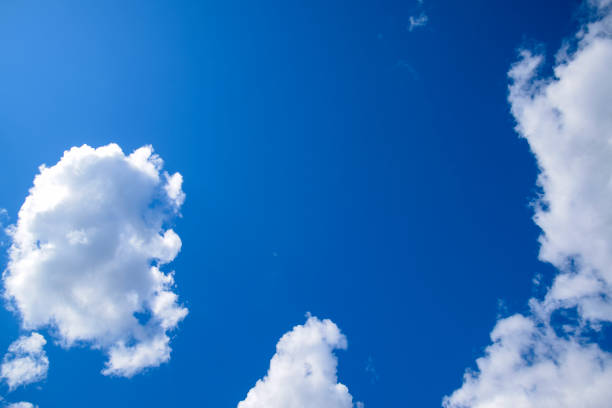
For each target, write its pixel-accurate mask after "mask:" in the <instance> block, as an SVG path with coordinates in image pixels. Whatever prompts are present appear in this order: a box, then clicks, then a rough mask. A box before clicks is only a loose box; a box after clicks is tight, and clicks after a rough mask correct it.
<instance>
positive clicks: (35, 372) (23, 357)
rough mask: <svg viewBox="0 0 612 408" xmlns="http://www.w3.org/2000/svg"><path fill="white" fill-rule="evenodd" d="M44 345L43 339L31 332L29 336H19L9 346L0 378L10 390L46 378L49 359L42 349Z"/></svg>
mask: <svg viewBox="0 0 612 408" xmlns="http://www.w3.org/2000/svg"><path fill="white" fill-rule="evenodd" d="M45 344H47V341H46V340H45V338H44V337H43V336H41V335H40V334H38V333H36V332H33V333H32V334H31V335H30V336H21V337H20V338H18V339H17V340H15V341H14V342H13V343H12V344H11V345H10V346H9V349H8V353H6V355H5V356H4V360H3V362H2V366H1V367H0V376H1V377H2V379H3V380H5V381H6V383H7V384H8V386H9V388H10V389H11V390H13V389H15V388H17V387H19V386H21V385H27V384H30V383H33V382H37V381H40V380H43V379H44V378H45V377H46V376H47V370H48V369H49V359H48V358H47V354H46V353H45V351H44V349H43V347H44V346H45Z"/></svg>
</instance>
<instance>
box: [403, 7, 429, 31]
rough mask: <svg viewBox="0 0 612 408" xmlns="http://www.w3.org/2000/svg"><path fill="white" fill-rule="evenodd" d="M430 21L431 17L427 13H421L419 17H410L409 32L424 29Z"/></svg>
mask: <svg viewBox="0 0 612 408" xmlns="http://www.w3.org/2000/svg"><path fill="white" fill-rule="evenodd" d="M428 21H429V17H427V14H425V12H421V14H419V15H418V16H410V19H409V20H408V31H410V32H412V31H414V30H415V29H417V28H419V27H424V26H425V25H426V24H427V22H428Z"/></svg>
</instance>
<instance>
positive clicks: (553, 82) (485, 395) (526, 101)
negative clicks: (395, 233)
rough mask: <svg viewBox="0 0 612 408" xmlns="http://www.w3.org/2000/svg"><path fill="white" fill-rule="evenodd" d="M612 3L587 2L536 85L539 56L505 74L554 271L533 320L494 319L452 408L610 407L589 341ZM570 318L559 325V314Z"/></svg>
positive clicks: (609, 246)
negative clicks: (532, 160) (532, 161)
mask: <svg viewBox="0 0 612 408" xmlns="http://www.w3.org/2000/svg"><path fill="white" fill-rule="evenodd" d="M611 4H612V2H611V1H610V0H592V1H590V2H589V6H590V7H591V8H592V11H593V18H594V19H593V20H592V21H591V22H590V23H588V24H586V25H585V26H584V27H583V28H582V29H581V30H580V31H579V32H578V34H577V36H576V39H575V40H574V43H575V44H574V45H575V50H574V51H573V52H567V48H564V49H563V50H562V51H561V52H560V53H559V54H558V55H557V63H556V65H555V68H554V76H553V77H552V78H539V77H538V76H537V69H538V67H539V66H540V64H541V63H542V61H543V57H542V56H540V55H534V54H532V53H530V52H528V51H524V52H522V55H521V57H522V58H521V60H520V61H519V62H518V63H517V64H516V65H515V66H514V67H513V68H512V69H511V70H510V73H509V76H510V78H511V80H512V84H511V86H510V96H509V101H510V104H511V107H512V113H513V115H514V117H515V118H516V121H517V131H518V132H519V133H520V135H521V136H522V137H524V138H525V139H527V141H528V142H529V146H530V147H531V150H532V151H533V153H534V155H535V156H536V159H537V162H538V165H539V168H540V175H539V177H538V185H539V186H540V187H541V190H542V193H541V197H539V199H538V201H537V202H536V212H535V217H534V219H535V222H536V223H537V224H538V226H540V228H541V229H542V235H541V237H540V242H541V250H540V258H541V259H542V260H543V261H546V262H550V263H552V264H553V265H554V266H555V267H556V268H557V269H558V270H559V272H560V273H559V275H558V276H557V277H556V278H555V280H554V282H553V284H552V286H551V287H550V288H549V291H548V293H547V294H546V296H545V297H544V298H543V299H532V300H531V302H530V309H531V313H530V314H529V315H526V316H523V315H514V316H511V317H509V318H506V319H503V320H500V321H499V322H498V324H497V325H496V327H495V329H494V330H493V332H492V333H491V339H492V341H493V344H492V345H490V346H489V347H488V348H487V350H486V352H485V355H484V356H483V357H482V358H480V359H478V360H477V366H478V370H477V371H473V372H472V371H468V372H467V373H466V375H465V378H464V383H463V386H462V387H461V388H460V389H458V390H457V391H455V392H454V393H453V394H452V395H451V396H450V397H447V398H446V399H445V401H444V406H445V407H448V408H460V407H461V408H463V407H472V408H489V407H496V408H506V407H507V408H511V407H512V408H522V407H525V408H532V407H533V408H536V407H537V408H547V407H551V408H552V407H555V408H563V407H567V408H570V407H585V408H606V407H609V406H610V401H612V387H610V384H612V355H611V354H610V353H608V352H606V351H604V350H602V349H601V348H600V347H599V346H598V345H597V344H596V343H594V342H592V341H589V338H590V336H589V333H590V332H592V331H593V330H595V331H596V330H599V329H600V328H601V325H602V324H605V323H609V322H612V206H611V205H610V203H612V81H611V80H610V79H611V72H612V71H611V70H610V67H612V9H611V8H610V7H611ZM568 310H573V311H574V312H575V315H576V316H575V318H574V319H573V320H571V321H570V322H569V323H567V324H565V325H560V324H557V323H555V321H554V319H555V315H556V314H558V313H560V312H562V311H568Z"/></svg>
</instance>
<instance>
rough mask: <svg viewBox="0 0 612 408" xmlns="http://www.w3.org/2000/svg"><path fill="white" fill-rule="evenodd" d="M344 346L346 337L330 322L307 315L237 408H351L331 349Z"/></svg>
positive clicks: (284, 337) (282, 343)
mask: <svg viewBox="0 0 612 408" xmlns="http://www.w3.org/2000/svg"><path fill="white" fill-rule="evenodd" d="M346 347H347V342H346V337H345V336H344V335H343V334H342V333H341V332H340V329H338V326H336V325H335V324H334V323H333V322H332V321H331V320H327V319H325V320H319V319H317V318H316V317H313V316H309V317H308V320H307V321H306V324H304V325H300V326H295V327H294V328H293V330H291V331H290V332H288V333H286V334H285V335H283V337H282V338H281V339H280V340H279V342H278V344H277V345H276V354H275V355H274V356H273V357H272V360H271V361H270V368H269V369H268V374H267V375H266V376H265V377H264V378H263V379H261V380H259V381H257V384H255V386H254V387H253V388H252V389H251V390H250V391H249V392H248V394H247V397H246V399H245V400H244V401H242V402H240V403H239V404H238V408H321V407H325V408H353V397H352V396H351V394H349V391H348V388H347V387H346V386H345V385H343V384H341V383H339V382H338V378H337V374H336V368H337V365H338V361H337V359H336V356H335V355H334V350H335V349H346ZM357 406H358V407H363V405H359V403H358V404H357Z"/></svg>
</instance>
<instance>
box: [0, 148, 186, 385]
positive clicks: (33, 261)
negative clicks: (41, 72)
mask: <svg viewBox="0 0 612 408" xmlns="http://www.w3.org/2000/svg"><path fill="white" fill-rule="evenodd" d="M162 165H163V162H162V160H161V158H160V157H159V156H157V155H155V154H153V150H152V148H151V147H150V146H145V147H142V148H140V149H137V150H136V151H134V152H133V153H132V154H130V155H128V156H126V155H124V153H123V152H122V151H121V149H120V147H119V146H117V145H115V144H109V145H107V146H103V147H100V148H97V149H94V148H91V147H89V146H87V145H84V146H81V147H73V148H72V149H70V150H68V151H66V152H65V153H64V155H63V157H62V158H61V160H60V161H59V162H58V163H57V164H56V165H54V166H52V167H46V166H44V165H43V166H41V167H40V173H39V174H38V175H37V176H36V178H35V179H34V186H33V187H32V188H31V189H30V194H29V195H28V197H27V198H26V200H25V202H24V204H23V206H22V207H21V209H20V211H19V216H18V220H17V223H16V225H14V226H13V227H11V229H10V235H11V239H12V246H11V248H10V250H9V263H8V267H7V271H6V273H5V274H4V277H3V281H4V287H5V297H6V298H7V299H8V300H9V301H10V304H11V305H12V307H13V308H14V310H15V311H16V312H17V313H18V314H19V315H20V317H21V321H22V325H23V327H24V328H25V329H36V328H42V327H51V328H53V330H52V332H53V333H54V334H55V335H56V337H57V339H58V340H59V342H60V344H62V345H63V346H65V347H71V346H72V345H74V344H87V345H90V346H91V347H93V348H100V349H102V350H104V351H105V352H106V353H108V355H109V360H108V361H107V363H106V367H105V369H104V370H103V373H104V374H107V375H119V376H128V377H129V376H132V375H134V374H136V373H138V372H139V371H141V370H142V369H144V368H146V367H154V366H158V365H159V364H161V363H163V362H166V361H168V359H169V358H170V351H171V349H170V346H169V341H170V339H169V337H168V334H167V332H168V331H169V330H172V329H174V328H175V327H176V326H177V324H178V323H179V322H180V321H181V320H182V319H183V318H184V317H185V315H186V314H187V309H186V308H184V307H182V306H181V305H180V304H179V302H178V297H177V295H176V294H175V293H174V292H173V286H174V279H173V274H172V273H164V272H162V270H161V267H162V266H163V265H164V264H167V263H169V262H171V261H172V260H173V259H174V258H175V257H176V255H177V254H178V252H179V251H180V248H181V240H180V238H179V237H178V235H177V234H176V233H175V232H174V231H173V230H172V229H171V228H169V227H168V224H169V222H171V221H172V219H173V218H174V217H176V216H177V215H178V211H179V209H180V206H181V204H182V202H183V200H184V197H185V195H184V193H183V192H182V190H181V183H182V177H181V176H180V174H178V173H176V174H174V175H168V174H167V173H165V172H164V173H162V172H161V169H162Z"/></svg>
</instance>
